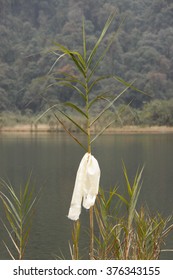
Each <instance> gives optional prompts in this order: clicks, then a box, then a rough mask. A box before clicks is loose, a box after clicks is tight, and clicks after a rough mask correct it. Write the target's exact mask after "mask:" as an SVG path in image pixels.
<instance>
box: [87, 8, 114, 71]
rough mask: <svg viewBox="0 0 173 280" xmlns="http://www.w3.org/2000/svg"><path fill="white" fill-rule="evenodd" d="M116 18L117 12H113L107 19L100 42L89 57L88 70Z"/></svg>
mask: <svg viewBox="0 0 173 280" xmlns="http://www.w3.org/2000/svg"><path fill="white" fill-rule="evenodd" d="M114 18H115V12H113V13H112V14H111V15H110V16H109V18H108V19H107V21H106V23H105V26H104V28H103V30H102V32H101V34H100V37H99V39H98V41H97V42H96V44H95V46H94V48H93V50H92V51H91V53H90V55H89V57H88V61H87V66H88V68H89V67H90V64H91V62H92V60H93V57H94V55H95V54H96V52H97V49H98V47H99V45H100V43H101V41H102V40H103V38H104V36H105V34H106V32H107V30H108V28H109V26H110V25H111V23H112V21H113V19H114Z"/></svg>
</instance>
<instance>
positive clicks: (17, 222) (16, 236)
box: [0, 178, 37, 260]
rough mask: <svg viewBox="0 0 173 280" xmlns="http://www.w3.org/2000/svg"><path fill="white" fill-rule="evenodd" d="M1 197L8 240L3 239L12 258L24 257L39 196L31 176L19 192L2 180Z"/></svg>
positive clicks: (0, 184)
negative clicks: (32, 183) (35, 193)
mask: <svg viewBox="0 0 173 280" xmlns="http://www.w3.org/2000/svg"><path fill="white" fill-rule="evenodd" d="M0 186H1V189H0V199H1V201H2V203H3V206H4V212H5V217H6V219H5V221H4V220H2V223H3V225H4V228H5V230H6V233H7V235H6V236H7V237H8V240H5V241H3V243H4V245H5V247H6V249H7V251H8V253H9V255H10V257H11V258H12V259H19V260H21V259H23V258H24V254H25V250H26V246H27V243H28V239H29V235H30V231H31V226H32V218H33V214H34V209H35V204H36V200H37V197H35V196H34V189H33V188H31V186H30V178H29V179H28V180H27V182H26V184H25V186H24V187H22V186H21V187H20V192H19V194H17V192H16V190H15V188H14V187H13V186H12V185H11V184H10V183H7V182H6V181H4V180H2V179H1V181H0Z"/></svg>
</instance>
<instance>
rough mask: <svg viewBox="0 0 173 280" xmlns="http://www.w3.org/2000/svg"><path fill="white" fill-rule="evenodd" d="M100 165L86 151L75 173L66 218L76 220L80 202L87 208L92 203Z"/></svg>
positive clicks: (98, 178)
mask: <svg viewBox="0 0 173 280" xmlns="http://www.w3.org/2000/svg"><path fill="white" fill-rule="evenodd" d="M99 182H100V167H99V164H98V161H97V160H96V159H95V157H94V156H92V155H91V154H89V153H86V154H85V155H84V156H83V158H82V160H81V162H80V164H79V168H78V171H77V174H76V181H75V186H74V191H73V195H72V200H71V205H70V209H69V213H68V218H69V219H71V220H74V221H76V220H78V219H79V215H80V213H81V204H82V200H83V207H84V208H86V209H89V208H90V207H91V206H93V205H94V203H95V199H96V196H97V194H98V190H99Z"/></svg>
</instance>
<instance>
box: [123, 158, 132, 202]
mask: <svg viewBox="0 0 173 280" xmlns="http://www.w3.org/2000/svg"><path fill="white" fill-rule="evenodd" d="M122 164H123V174H124V177H125V180H126V186H127V190H128V194H129V196H130V197H131V196H132V193H133V192H132V188H131V185H130V182H129V178H128V175H127V169H126V166H125V163H124V162H122Z"/></svg>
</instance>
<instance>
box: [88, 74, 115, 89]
mask: <svg viewBox="0 0 173 280" xmlns="http://www.w3.org/2000/svg"><path fill="white" fill-rule="evenodd" d="M109 78H111V76H110V75H109V76H102V77H99V78H97V79H95V80H94V81H93V82H92V83H91V85H90V87H89V89H88V93H90V92H91V90H92V89H93V87H94V86H95V85H97V83H98V82H100V81H102V80H106V79H109Z"/></svg>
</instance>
